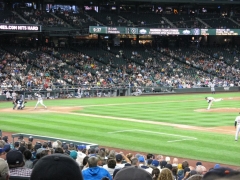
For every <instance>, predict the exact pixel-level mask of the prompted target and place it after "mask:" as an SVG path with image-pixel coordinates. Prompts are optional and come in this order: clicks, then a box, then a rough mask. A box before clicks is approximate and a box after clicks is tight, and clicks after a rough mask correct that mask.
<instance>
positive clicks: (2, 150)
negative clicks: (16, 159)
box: [0, 148, 6, 160]
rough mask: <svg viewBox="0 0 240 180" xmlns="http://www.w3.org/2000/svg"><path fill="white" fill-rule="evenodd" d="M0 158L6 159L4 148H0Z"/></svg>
mask: <svg viewBox="0 0 240 180" xmlns="http://www.w3.org/2000/svg"><path fill="white" fill-rule="evenodd" d="M0 158H2V159H4V160H6V152H5V149H4V148H0Z"/></svg>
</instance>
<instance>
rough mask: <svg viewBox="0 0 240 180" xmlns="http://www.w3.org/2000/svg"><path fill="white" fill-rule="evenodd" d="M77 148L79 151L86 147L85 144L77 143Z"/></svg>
mask: <svg viewBox="0 0 240 180" xmlns="http://www.w3.org/2000/svg"><path fill="white" fill-rule="evenodd" d="M77 148H78V150H80V151H81V150H84V149H86V146H85V145H78V147H77Z"/></svg>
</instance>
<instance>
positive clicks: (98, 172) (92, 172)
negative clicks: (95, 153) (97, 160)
mask: <svg viewBox="0 0 240 180" xmlns="http://www.w3.org/2000/svg"><path fill="white" fill-rule="evenodd" d="M82 174H83V179H84V180H101V179H102V178H103V177H108V178H109V179H110V180H112V176H111V175H110V174H109V172H108V171H107V170H106V169H104V168H102V167H99V166H97V167H90V168H88V169H85V170H83V171H82Z"/></svg>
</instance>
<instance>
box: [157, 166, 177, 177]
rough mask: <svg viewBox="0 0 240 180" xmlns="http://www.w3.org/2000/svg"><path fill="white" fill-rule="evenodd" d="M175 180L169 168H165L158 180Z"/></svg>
mask: <svg viewBox="0 0 240 180" xmlns="http://www.w3.org/2000/svg"><path fill="white" fill-rule="evenodd" d="M166 179H168V180H174V178H173V174H172V172H171V171H170V170H169V169H168V168H163V169H162V170H161V172H160V174H159V176H158V180H166Z"/></svg>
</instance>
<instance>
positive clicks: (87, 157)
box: [80, 156, 89, 170]
mask: <svg viewBox="0 0 240 180" xmlns="http://www.w3.org/2000/svg"><path fill="white" fill-rule="evenodd" d="M88 159H89V156H85V157H84V158H83V165H82V167H80V168H81V169H82V170H84V169H87V168H88Z"/></svg>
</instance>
